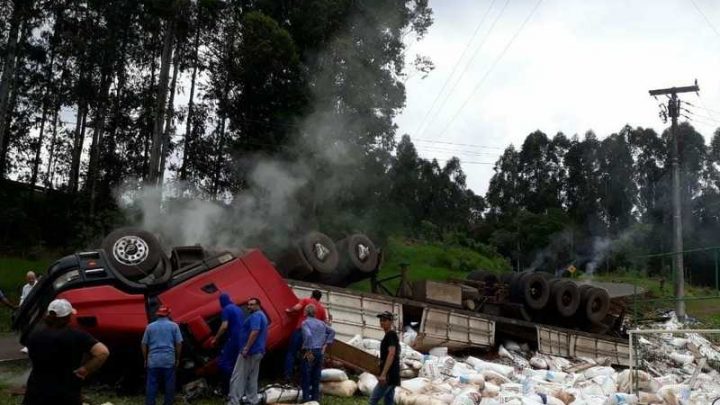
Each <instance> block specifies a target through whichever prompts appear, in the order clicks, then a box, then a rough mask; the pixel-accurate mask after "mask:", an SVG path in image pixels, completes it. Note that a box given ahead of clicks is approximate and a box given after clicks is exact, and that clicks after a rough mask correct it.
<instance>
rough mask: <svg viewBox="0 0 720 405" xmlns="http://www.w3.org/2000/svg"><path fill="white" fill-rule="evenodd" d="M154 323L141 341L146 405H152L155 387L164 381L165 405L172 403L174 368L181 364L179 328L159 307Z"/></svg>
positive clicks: (155, 391) (149, 326)
mask: <svg viewBox="0 0 720 405" xmlns="http://www.w3.org/2000/svg"><path fill="white" fill-rule="evenodd" d="M155 315H157V320H155V321H154V322H151V323H150V324H149V325H148V326H147V328H145V334H144V335H143V338H142V352H143V357H144V358H145V368H146V369H147V386H146V388H145V404H146V405H155V396H157V393H158V384H159V383H160V380H163V382H164V386H165V401H164V402H163V403H164V404H165V405H171V404H172V403H173V401H174V400H175V368H176V367H177V366H178V364H179V363H180V354H181V350H182V341H183V339H182V335H181V334H180V328H179V327H178V325H177V324H176V323H175V322H173V321H171V320H170V318H169V316H170V308H168V307H166V306H164V305H163V306H161V307H160V308H158V310H157V312H155Z"/></svg>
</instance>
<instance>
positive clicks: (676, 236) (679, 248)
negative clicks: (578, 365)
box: [650, 80, 700, 320]
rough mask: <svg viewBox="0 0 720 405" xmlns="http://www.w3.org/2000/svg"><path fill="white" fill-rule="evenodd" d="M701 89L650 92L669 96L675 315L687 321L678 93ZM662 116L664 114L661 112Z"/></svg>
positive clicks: (653, 94)
mask: <svg viewBox="0 0 720 405" xmlns="http://www.w3.org/2000/svg"><path fill="white" fill-rule="evenodd" d="M699 91H700V88H699V87H698V85H697V80H695V84H694V85H692V86H685V87H671V88H668V89H657V90H650V95H651V96H659V95H669V100H668V105H667V114H668V115H669V116H670V119H671V120H672V124H671V126H670V135H671V136H672V143H673V145H672V201H673V252H674V255H673V264H674V267H675V298H676V299H677V302H676V303H675V315H677V317H678V319H680V320H683V319H685V301H684V300H683V298H684V297H685V268H684V265H683V236H682V207H681V206H680V156H679V155H680V153H679V148H678V133H677V119H678V116H679V115H680V100H679V99H678V96H677V95H678V93H697V92H699ZM661 116H663V113H662V112H661Z"/></svg>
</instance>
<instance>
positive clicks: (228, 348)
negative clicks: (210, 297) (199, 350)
mask: <svg viewBox="0 0 720 405" xmlns="http://www.w3.org/2000/svg"><path fill="white" fill-rule="evenodd" d="M220 307H221V308H222V312H220V320H221V321H222V323H221V324H220V328H219V329H218V331H217V333H216V334H215V337H213V340H212V345H213V346H216V345H217V344H218V342H219V341H220V338H222V336H223V335H224V334H225V332H228V337H227V340H226V341H225V345H224V346H223V348H222V350H221V351H220V358H219V359H218V368H219V369H220V374H221V376H222V385H223V387H222V388H223V393H225V394H227V393H228V389H229V384H230V376H231V375H232V371H233V367H235V361H236V360H237V357H238V354H239V353H240V333H241V331H242V325H243V322H244V321H245V313H244V312H243V311H242V309H240V307H239V306H237V305H235V304H234V303H233V301H232V299H231V298H230V295H228V294H226V293H222V294H220Z"/></svg>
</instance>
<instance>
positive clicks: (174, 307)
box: [13, 250, 298, 365]
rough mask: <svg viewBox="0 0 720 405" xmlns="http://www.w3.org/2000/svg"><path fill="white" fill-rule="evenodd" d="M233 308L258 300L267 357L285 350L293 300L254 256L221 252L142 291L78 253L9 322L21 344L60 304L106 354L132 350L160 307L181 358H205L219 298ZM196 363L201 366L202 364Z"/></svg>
mask: <svg viewBox="0 0 720 405" xmlns="http://www.w3.org/2000/svg"><path fill="white" fill-rule="evenodd" d="M223 292H224V293H227V294H229V295H230V296H231V297H232V298H233V300H234V301H235V302H236V303H237V304H244V303H246V302H247V301H248V300H249V299H250V298H258V299H260V302H261V308H262V310H263V311H264V312H265V314H266V315H267V317H268V320H269V330H268V340H267V350H273V349H275V348H280V347H282V346H284V345H285V344H286V342H287V340H288V339H289V337H290V335H291V334H292V332H293V329H294V327H295V322H296V320H295V319H291V318H290V317H289V316H288V314H287V313H286V312H285V309H286V308H288V307H291V306H293V305H294V304H295V303H297V301H298V298H297V297H296V296H295V294H294V293H293V291H292V290H291V289H290V287H288V285H287V283H285V281H284V280H283V279H282V277H281V276H280V275H279V274H278V272H277V271H276V270H275V268H274V267H273V265H272V263H270V261H269V260H268V259H267V258H266V257H265V256H264V255H263V254H262V253H261V252H260V251H257V250H253V251H250V252H249V253H247V254H245V255H243V256H242V257H234V256H233V255H232V254H230V253H221V254H218V255H215V256H212V257H209V258H207V259H205V260H201V261H198V262H194V263H192V264H189V265H187V266H185V267H182V268H178V269H173V271H172V274H170V275H169V277H168V278H167V279H166V280H164V281H163V282H161V283H154V284H141V283H138V282H135V281H130V280H128V279H127V278H125V277H123V275H122V274H121V273H120V272H119V271H116V270H115V269H114V268H113V266H112V264H111V262H110V260H108V258H107V253H106V252H105V251H104V250H98V251H93V252H84V253H77V254H75V255H71V256H67V257H64V258H62V259H60V260H58V261H57V262H55V263H54V264H53V265H52V266H51V267H50V269H49V270H48V274H47V276H45V277H43V278H41V279H40V281H39V284H38V285H37V286H35V288H33V290H32V292H31V293H30V295H29V296H28V298H27V299H26V300H25V302H24V303H23V305H22V307H21V308H20V310H19V312H18V314H17V317H16V318H15V320H14V322H13V326H14V328H15V329H16V330H19V331H20V332H21V342H24V341H25V340H26V339H27V337H28V335H29V334H30V333H31V332H32V331H33V330H34V329H35V328H36V327H38V326H39V325H41V324H42V322H41V320H42V318H43V316H44V314H45V312H46V310H47V306H48V304H49V303H50V301H51V300H53V299H55V298H65V299H67V300H68V301H70V303H72V305H73V307H75V309H76V310H77V314H76V315H75V317H74V321H73V322H74V324H75V326H77V327H78V328H81V329H84V330H86V331H87V332H89V333H90V334H92V335H93V336H95V337H96V338H97V339H98V340H100V341H102V342H105V343H106V344H108V345H109V346H110V347H111V350H112V347H114V346H115V347H128V346H131V347H138V348H139V345H140V341H141V338H142V334H143V332H144V330H145V327H146V326H147V324H148V323H149V322H150V321H152V320H153V319H154V313H155V310H156V309H157V308H158V307H159V306H160V305H166V306H168V307H170V309H171V311H172V314H171V318H172V319H173V320H174V321H175V322H177V323H178V324H179V325H180V328H181V330H182V332H183V335H184V340H185V345H186V347H187V348H188V349H189V350H188V349H186V350H185V352H188V356H193V357H195V358H196V359H197V358H198V356H202V357H203V358H204V359H211V358H212V357H213V356H214V355H215V354H217V353H216V350H217V349H213V348H210V345H209V342H210V339H211V338H212V336H213V334H214V332H215V330H214V329H216V328H217V325H219V323H220V320H219V315H220V309H221V308H220V304H219V300H218V297H219V295H220V294H221V293H223ZM194 363H195V364H198V365H202V364H203V363H205V362H204V361H202V362H200V363H198V362H194Z"/></svg>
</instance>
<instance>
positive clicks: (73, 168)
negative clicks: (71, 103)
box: [68, 101, 87, 193]
mask: <svg viewBox="0 0 720 405" xmlns="http://www.w3.org/2000/svg"><path fill="white" fill-rule="evenodd" d="M86 116H87V103H86V102H85V101H81V102H80V103H79V104H78V112H77V117H76V118H75V135H74V138H73V148H72V162H71V163H70V179H69V181H68V189H69V190H70V192H71V193H75V192H77V191H78V184H79V178H80V158H81V157H82V149H83V143H84V141H85V118H86Z"/></svg>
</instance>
